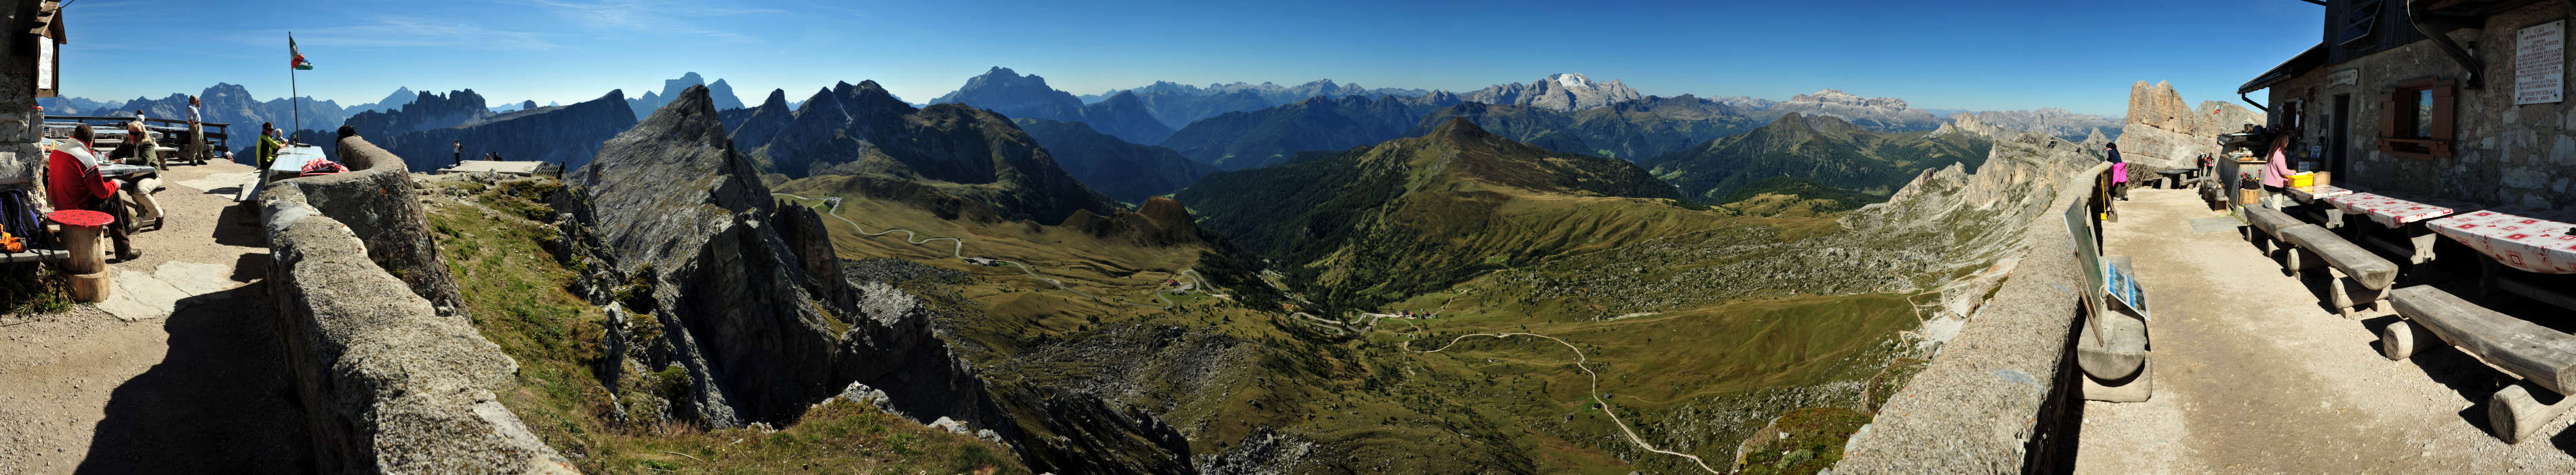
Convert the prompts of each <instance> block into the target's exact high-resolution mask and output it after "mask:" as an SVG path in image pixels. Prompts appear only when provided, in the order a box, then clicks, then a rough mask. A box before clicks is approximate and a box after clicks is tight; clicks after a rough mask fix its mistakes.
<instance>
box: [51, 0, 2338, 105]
mask: <svg viewBox="0 0 2576 475" xmlns="http://www.w3.org/2000/svg"><path fill="white" fill-rule="evenodd" d="M67 11H68V12H69V13H68V15H67V17H66V18H67V20H68V22H69V23H68V26H69V27H70V28H71V30H70V32H69V35H70V36H71V43H70V44H68V45H65V47H64V50H63V51H64V53H63V54H64V57H63V60H62V64H63V70H64V71H63V79H64V86H63V90H64V94H65V95H69V96H79V97H88V98H92V99H132V98H134V97H136V96H151V97H162V96H166V95H168V94H170V93H174V92H185V93H194V92H197V91H199V90H201V89H203V88H205V87H206V86H208V85H212V84H213V83H215V82H219V81H220V82H231V83H236V84H242V85H244V86H247V87H248V88H249V89H250V91H251V93H252V94H253V95H254V96H257V97H260V98H262V99H266V98H271V97H281V96H285V95H286V94H285V93H286V91H287V87H288V85H287V81H288V76H287V67H286V66H287V55H286V51H285V48H286V33H287V32H288V31H290V30H292V31H294V32H295V37H296V39H297V41H298V42H299V43H300V44H301V45H302V47H303V51H304V54H305V56H306V57H307V58H309V59H311V60H312V61H313V62H314V63H315V64H316V66H317V69H315V70H312V71H304V72H301V73H299V75H298V76H297V77H298V78H299V79H300V83H301V86H302V91H303V92H304V93H305V94H306V95H311V96H315V97H319V98H323V99H332V100H337V101H339V102H340V103H341V104H342V105H352V104H357V103H364V102H373V101H376V100H378V99H382V98H383V97H384V96H385V94H386V93H388V92H391V91H392V90H393V89H394V88H395V87H397V86H408V87H411V88H412V89H415V90H429V91H447V90H451V89H463V88H472V89H474V90H476V91H477V92H480V93H482V94H483V95H484V97H485V98H486V99H487V100H489V101H491V102H492V103H493V104H500V103H504V102H517V101H519V100H522V99H534V100H536V101H537V102H538V103H540V104H542V103H547V102H555V101H560V102H565V103H571V102H575V101H581V100H588V99H592V98H597V97H599V96H600V95H601V94H604V93H606V92H607V91H608V90H610V89H625V90H626V91H627V92H628V93H629V94H631V95H641V94H643V92H644V91H646V90H658V89H659V88H660V87H661V81H662V80H663V79H668V78H673V77H678V76H679V75H680V74H681V73H683V72H688V71H697V72H699V73H701V74H703V75H705V76H706V77H707V78H708V80H710V81H713V80H715V79H718V78H722V79H726V80H727V82H729V83H731V84H732V85H733V86H734V89H735V90H736V91H737V94H740V95H741V96H742V99H743V100H744V102H757V101H759V100H760V99H761V97H762V96H764V95H766V94H767V93H768V91H769V90H770V89H773V88H783V89H786V90H787V91H788V96H789V98H790V99H791V100H801V99H803V98H805V97H806V96H809V95H811V94H812V93H813V92H814V91H815V90H816V89H820V88H824V87H828V86H830V85H831V84H832V83H833V82H834V81H849V82H852V83H856V82H858V81H860V80H863V79H873V80H876V81H877V82H879V83H881V84H884V85H885V86H886V87H887V89H889V90H891V91H893V92H894V93H895V94H896V95H899V96H901V97H903V98H904V99H905V100H909V101H914V102H921V101H927V100H930V99H932V98H935V97H937V96H938V95H940V94H944V93H946V92H948V91H950V90H953V89H955V88H957V86H958V85H960V84H962V83H964V82H965V80H966V78H968V77H970V76H973V75H976V74H979V73H982V72H983V71H984V70H985V69H986V68H988V67H991V66H1005V67H1010V68H1013V69H1016V70H1018V71H1019V72H1021V73H1024V74H1039V75H1043V76H1045V77H1046V78H1047V80H1048V82H1049V83H1050V84H1052V85H1054V86H1055V87H1056V88H1057V89H1063V90H1067V91H1071V92H1074V93H1077V94H1088V93H1098V92H1101V91H1103V90H1106V89H1109V88H1126V87H1135V86H1140V85H1144V84H1148V83H1151V82H1153V81H1155V80H1170V81H1175V82H1181V83H1188V84H1206V83H1211V82H1234V81H1246V82H1255V83H1258V82H1262V81H1271V82H1277V83H1281V84H1295V83H1302V82H1306V81H1311V80H1315V79H1321V78H1330V79H1333V80H1335V81H1339V82H1343V83H1358V84H1362V85H1366V86H1370V87H1408V88H1428V89H1447V90H1453V91H1467V90H1474V89H1477V88H1482V87H1484V86H1487V85H1491V84H1496V83H1504V82H1529V81H1532V80H1536V79H1538V78H1541V77H1544V76H1546V75H1548V74H1551V73H1559V72H1580V73H1583V74H1584V75H1586V76H1590V77H1592V78H1594V79H1596V80H1602V81H1607V80H1611V79H1619V80H1623V81H1624V82H1625V83H1627V84H1628V85H1629V86H1631V87H1634V88H1636V89H1637V90H1638V91H1640V92H1643V93H1646V94H1651V95H1664V96H1671V95H1680V94H1696V95H1700V96H1703V97H1707V96H1736V95H1749V96H1754V97H1762V98H1770V99H1785V98H1787V97H1788V96H1790V95H1792V94H1799V93H1806V92H1813V91H1815V90H1818V89H1823V88H1835V89H1842V90H1844V91H1848V92H1851V93H1854V94H1859V95H1862V96H1870V97H1900V98H1904V99H1906V100H1907V101H1909V102H1911V103H1912V104H1913V105H1914V106H1915V107H1921V108H1944V109H1980V110H2005V109H2034V108H2040V107H2062V108H2066V109H2070V110H2074V111H2077V112H2085V113H2096V114H2120V113H2123V112H2124V111H2125V109H2126V108H2127V102H2126V96H2127V94H2128V86H2129V84H2130V83H2132V82H2135V81H2139V80H2148V81H2159V80H2161V81H2172V82H2173V83H2174V85H2175V86H2176V87H2177V88H2179V89H2180V90H2181V92H2182V94H2183V97H2184V99H2186V100H2189V101H2192V102H2198V101H2203V100H2229V101H2233V100H2236V97H2235V91H2234V89H2235V87H2236V86H2237V85H2238V84H2242V83H2244V82H2245V81H2246V80H2248V79H2252V78H2253V76H2254V75H2256V74H2260V73H2261V72H2262V71H2264V70H2266V69H2268V68H2270V67H2272V66H2273V65H2274V64H2276V63H2279V62H2280V61H2282V60H2285V59H2288V58H2289V57H2290V56H2291V55H2293V54H2296V53H2298V52H2299V51H2300V50H2303V49H2305V48H2307V47H2309V46H2311V45H2314V44H2316V43H2317V40H2318V38H2319V37H2320V36H2321V33H2320V32H2319V24H2320V22H2321V20H2320V18H2321V17H2322V15H2323V13H2322V11H2323V7H2319V6H2316V5H2311V4H2308V3H2305V2H2301V1H2298V0H2168V1H2157V2H2115V1H2099V0H2073V1H2021V0H2014V1H1984V2H1968V1H1935V2H1925V1H1868V0H1844V1H1733V2H1728V1H1705V2H1597V1H1568V0H1557V1H1546V2H1519V1H1467V2H1445V1H1444V2H1388V1H1360V2H1347V1H1339V0H1314V1H1263V2H1226V1H1114V2H1043V1H1042V2H997V1H977V0H949V1H911V2H878V1H829V0H746V1H718V0H452V1H437V2H422V1H410V0H406V1H384V0H345V1H329V2H314V1H300V2H290V1H269V0H237V1H162V0H74V1H73V3H72V4H71V5H70V6H69V8H68V10H67ZM181 19H185V20H181Z"/></svg>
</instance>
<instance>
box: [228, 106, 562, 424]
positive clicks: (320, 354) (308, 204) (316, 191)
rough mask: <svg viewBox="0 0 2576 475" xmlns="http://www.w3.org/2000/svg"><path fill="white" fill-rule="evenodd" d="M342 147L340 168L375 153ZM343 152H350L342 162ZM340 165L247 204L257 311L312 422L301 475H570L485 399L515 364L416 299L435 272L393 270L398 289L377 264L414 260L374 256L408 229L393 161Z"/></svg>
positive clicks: (413, 217)
mask: <svg viewBox="0 0 2576 475" xmlns="http://www.w3.org/2000/svg"><path fill="white" fill-rule="evenodd" d="M341 147H342V150H343V153H344V156H356V157H372V156H375V155H374V154H375V153H379V152H380V151H366V150H364V149H369V148H372V147H373V146H371V145H367V144H366V142H365V141H363V140H359V139H356V138H349V139H343V140H342V141H341ZM353 148H355V149H360V151H359V152H358V153H348V152H349V151H350V149H353ZM350 165H353V167H354V168H356V169H358V171H355V172H351V173H346V174H341V175H337V176H331V177H316V178H302V179H295V180H286V181H280V182H277V183H273V184H271V185H269V187H268V188H267V189H266V190H264V191H262V192H261V197H260V203H259V205H260V212H261V218H262V223H263V224H264V227H265V230H266V234H267V238H268V242H269V250H270V252H271V257H273V258H274V259H275V260H276V262H275V263H274V264H272V265H270V266H269V270H268V280H267V285H268V291H269V299H270V300H271V301H272V302H273V303H274V304H275V308H276V309H277V319H276V322H277V330H278V333H279V335H280V336H281V340H282V341H285V342H286V347H287V351H286V354H287V363H288V368H290V371H292V372H293V374H292V375H291V376H292V378H291V379H292V380H293V381H294V384H295V387H296V391H297V396H298V397H299V398H300V399H301V400H302V403H303V404H302V405H303V407H304V410H305V415H306V417H307V420H308V421H309V423H310V424H312V434H313V438H314V440H313V444H314V448H315V450H314V464H315V467H314V468H315V469H316V470H317V471H320V472H323V473H379V472H404V473H509V472H518V473H531V472H533V473H572V472H574V470H573V469H572V466H571V465H570V463H569V462H567V461H565V460H564V458H563V456H562V455H560V454H557V453H556V452H555V451H554V449H552V448H549V447H547V446H546V444H545V442H544V441H542V440H539V439H537V437H536V436H535V435H534V434H531V433H529V432H528V429H527V427H526V426H525V425H524V424H522V423H520V421H519V419H518V417H517V416H515V415H512V414H511V413H510V411H509V409H507V408H504V407H502V406H501V404H500V402H498V401H496V400H495V399H494V395H493V393H494V392H495V391H500V390H506V389H507V388H509V387H510V385H512V384H513V382H514V377H513V373H514V372H516V371H517V370H518V363H517V362H515V361H512V360H511V359H510V357H509V356H507V355H504V354H503V353H502V352H501V348H500V347H499V346H496V345H493V344H492V343H491V342H489V341H485V340H484V339H483V337H482V336H481V334H480V333H478V332H476V331H475V329H474V327H473V325H472V323H471V322H469V321H468V320H467V319H466V318H463V317H458V316H453V315H444V314H442V312H439V311H438V309H437V308H436V307H434V306H433V305H432V304H431V300H430V299H428V298H424V297H423V294H424V293H426V292H423V291H422V290H421V287H420V286H419V284H418V283H419V282H425V281H432V280H428V279H425V278H424V277H425V276H423V275H422V274H432V273H434V274H437V275H438V276H440V279H439V280H436V281H444V280H443V279H444V278H445V277H444V276H446V274H447V272H446V271H445V270H444V269H440V268H431V267H423V268H421V269H422V270H414V271H406V272H407V273H408V275H406V277H415V279H413V281H412V282H406V281H405V279H399V278H396V277H395V275H394V273H393V272H391V271H388V269H389V268H398V267H394V266H393V265H379V263H380V262H386V263H392V264H396V265H401V264H404V263H406V262H407V261H406V259H410V258H416V257H419V256H417V255H414V256H410V257H405V256H404V255H401V254H398V253H387V252H386V251H384V249H386V248H393V247H399V246H401V245H403V244H405V242H403V241H401V240H393V239H390V236H386V234H388V233H395V232H402V231H399V230H406V229H409V230H415V231H414V232H417V230H418V229H419V226H420V224H421V223H420V214H419V210H418V209H417V208H416V207H417V206H418V205H417V201H415V200H416V198H414V196H415V195H414V194H413V193H411V188H410V187H409V185H410V181H409V177H408V176H407V175H408V174H407V173H406V172H405V171H404V169H403V167H402V162H401V161H400V160H399V159H395V160H381V159H374V160H353V161H351V163H350ZM397 183H399V185H396V184H397ZM369 195H374V196H373V197H369ZM406 205H407V206H406ZM340 217H349V218H350V221H356V222H357V223H358V224H357V225H351V224H349V222H348V221H344V220H342V219H338V218H340ZM371 235H372V236H373V237H370V236H371ZM417 236H426V234H425V233H423V234H417ZM423 239H424V241H425V237H424V238H423ZM380 254H381V255H384V256H387V257H379V255H380ZM427 257H428V260H427V261H426V262H425V264H427V265H435V264H436V263H437V262H436V256H435V255H434V254H431V255H428V256H427ZM410 264H414V265H418V264H423V263H422V262H410ZM450 290H451V291H452V287H451V288H450Z"/></svg>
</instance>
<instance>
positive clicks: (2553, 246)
mask: <svg viewBox="0 0 2576 475" xmlns="http://www.w3.org/2000/svg"><path fill="white" fill-rule="evenodd" d="M2424 224H2425V225H2426V226H2429V227H2431V228H2433V232H2436V233H2441V234H2442V236H2444V237H2449V238H2451V240H2453V241H2459V242H2460V244H2466V245H2468V246H2469V247H2470V248H2473V249H2477V250H2478V252H2479V253H2483V254H2486V255H2487V256H2488V257H2494V258H2495V260H2496V262H2499V263H2503V264H2504V265H2508V266H2513V268H2515V269H2522V270H2526V271H2531V272H2538V273H2542V274H2576V224H2569V223H2566V222H2561V221H2550V220H2546V219H2539V218H2530V217H2524V216H2520V215H2513V214H2506V213H2500V212H2495V211H2478V212H2471V213H2462V214H2460V215H2459V216H2452V217H2448V218H2442V219H2437V220H2433V221H2432V222H2428V223H2424Z"/></svg>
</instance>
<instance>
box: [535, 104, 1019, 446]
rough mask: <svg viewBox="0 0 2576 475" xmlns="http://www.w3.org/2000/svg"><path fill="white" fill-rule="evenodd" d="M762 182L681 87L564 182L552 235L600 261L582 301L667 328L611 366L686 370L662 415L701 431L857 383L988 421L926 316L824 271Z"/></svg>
mask: <svg viewBox="0 0 2576 475" xmlns="http://www.w3.org/2000/svg"><path fill="white" fill-rule="evenodd" d="M758 176H759V171H758V170H757V169H756V168H755V167H754V166H753V165H752V163H751V162H750V161H749V160H746V159H744V158H743V157H742V156H741V154H739V153H737V152H736V151H735V150H734V149H733V146H732V144H731V142H730V141H728V140H726V139H725V137H724V130H723V129H722V127H721V124H720V122H718V121H717V119H716V111H715V109H714V106H713V101H712V100H710V99H709V98H708V97H707V93H706V88H704V87H691V88H689V89H687V90H684V91H683V92H682V93H681V94H680V96H679V98H678V99H677V100H674V101H672V102H671V104H670V105H667V106H664V107H663V108H662V110H660V111H656V112H655V113H654V114H653V115H652V116H650V117H649V118H647V119H645V121H644V122H642V123H640V124H637V125H636V126H635V127H634V128H633V129H631V130H628V131H626V132H625V133H621V134H618V135H617V137H616V138H614V139H611V140H609V141H608V143H607V144H606V145H605V146H603V147H601V149H600V153H599V157H598V158H597V159H595V160H594V161H592V162H591V163H590V164H589V165H587V166H584V167H583V168H582V169H581V170H579V171H578V172H575V173H573V174H572V175H571V176H570V177H569V180H568V181H569V183H568V184H569V185H570V186H571V189H570V190H568V191H567V192H566V199H567V200H568V201H569V203H566V206H564V207H563V209H565V210H567V211H568V213H569V214H571V218H572V219H566V220H562V222H563V223H564V224H563V225H562V227H563V229H564V234H565V236H564V237H563V241H564V242H568V243H576V244H574V245H575V246H576V248H575V249H574V251H575V252H573V253H574V254H577V255H581V256H584V258H585V259H589V260H591V261H593V262H600V263H603V264H604V265H603V266H600V267H599V270H598V271H597V272H596V273H595V274H594V275H591V276H588V278H587V279H586V280H585V284H584V286H585V287H586V288H589V289H591V291H590V294H591V298H592V299H594V300H595V301H598V302H600V303H604V304H612V305H615V306H618V307H619V308H622V309H623V310H624V311H626V312H632V313H634V314H636V315H637V316H636V317H634V318H643V319H652V320H654V321H655V322H656V323H658V326H659V328H662V329H663V330H662V331H660V332H659V335H658V338H653V339H648V340H644V341H637V342H635V343H633V344H631V345H625V346H626V348H623V349H622V350H621V351H620V353H621V354H615V355H611V356H610V357H609V358H610V360H611V361H620V360H631V361H632V362H633V363H631V364H630V365H629V366H628V370H630V371H651V370H653V369H658V368H664V367H669V366H678V367H680V368H682V369H684V370H685V372H686V374H687V375H688V379H689V381H690V383H689V388H688V389H687V391H688V393H689V394H688V397H687V398H686V399H685V400H681V401H672V403H673V404H674V406H675V407H674V409H673V414H674V415H675V416H677V417H681V418H684V419H687V420H690V421H694V422H698V423H703V424H707V425H711V426H718V427H729V426H738V425H742V424H746V423H751V422H768V423H781V422H785V421H792V420H794V419H795V418H796V416H797V415H799V414H801V413H802V412H803V411H804V410H805V409H806V408H807V407H808V406H810V405H812V404H814V403H815V402H818V401H821V400H823V399H824V398H828V397H832V396H834V395H838V394H842V393H843V392H844V391H846V390H850V389H851V384H852V383H861V384H862V385H864V386H866V387H873V388H875V389H876V390H880V391H884V392H886V393H888V394H889V396H888V397H887V399H888V400H889V401H891V404H892V405H894V406H896V407H900V408H902V409H904V410H905V413H906V414H908V415H911V416H913V417H916V418H925V419H926V418H935V417H952V418H954V419H958V420H966V421H982V420H986V419H987V418H989V417H992V412H994V411H991V410H989V407H990V403H989V401H988V400H987V399H985V397H984V396H983V393H982V392H981V390H980V389H979V387H980V386H979V385H980V383H978V382H976V381H975V380H974V378H973V377H972V375H971V374H968V373H967V372H966V370H965V369H964V368H963V367H961V366H959V365H957V364H956V363H955V362H954V360H953V359H951V358H948V357H947V350H946V347H945V346H944V344H942V343H940V342H939V341H938V340H936V339H934V338H931V337H929V336H928V335H927V333H926V330H925V328H926V324H924V323H922V322H921V318H922V317H921V316H920V315H918V314H911V313H905V312H907V311H908V310H905V309H903V308H899V307H900V306H885V305H873V304H871V303H870V302H873V301H878V300H882V299H888V298H894V297H891V296H888V295H886V294H885V292H886V291H882V290H880V291H870V290H867V289H853V288H851V286H850V285H849V284H848V283H847V281H845V280H843V279H841V278H839V277H840V276H838V275H834V274H833V273H834V270H833V269H834V268H833V264H829V262H831V260H832V259H833V258H832V257H830V256H828V255H813V254H817V253H823V252H827V251H828V250H829V249H831V246H830V245H829V244H828V242H829V241H828V237H827V236H826V235H825V234H824V231H823V228H822V226H821V225H820V221H819V219H817V218H816V217H815V216H814V215H813V214H812V213H811V211H805V210H801V209H794V208H781V207H779V206H777V205H776V204H774V203H773V202H772V201H771V197H770V195H769V189H768V187H767V186H764V185H762V184H761V182H760V180H759V178H758ZM818 274H821V275H818ZM620 331H624V330H622V329H621V330H620ZM627 338H634V336H631V335H629V336H627V337H625V338H613V339H616V340H625V339H627ZM612 376H615V375H612ZM924 394H927V395H924Z"/></svg>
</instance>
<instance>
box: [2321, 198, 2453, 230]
mask: <svg viewBox="0 0 2576 475" xmlns="http://www.w3.org/2000/svg"><path fill="white" fill-rule="evenodd" d="M2326 202H2327V203H2333V204H2334V207H2335V208H2336V209H2341V210H2343V212H2344V213H2347V214H2358V215H2362V216H2369V217H2370V220H2371V221H2372V222H2376V223H2379V225H2381V226H2387V227H2390V228H2401V227H2405V226H2406V225H2407V224H2408V223H2413V222H2417V221H2423V220H2427V219H2433V218H2439V217H2443V216H2450V215H2451V212H2452V211H2451V208H2448V207H2443V206H2436V205H2429V204H2424V203H2417V202H2413V201H2407V200H2401V199H2396V198H2390V197H2386V196H2381V195H2379V194H2376V193H2358V192H2356V193H2351V194H2346V195H2343V196H2336V197H2331V198H2326Z"/></svg>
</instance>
